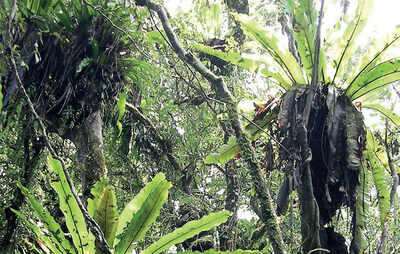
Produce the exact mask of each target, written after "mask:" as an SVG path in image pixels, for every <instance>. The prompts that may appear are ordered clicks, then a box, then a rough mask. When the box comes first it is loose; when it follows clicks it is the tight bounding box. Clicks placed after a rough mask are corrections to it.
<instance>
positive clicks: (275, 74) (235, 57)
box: [194, 44, 292, 90]
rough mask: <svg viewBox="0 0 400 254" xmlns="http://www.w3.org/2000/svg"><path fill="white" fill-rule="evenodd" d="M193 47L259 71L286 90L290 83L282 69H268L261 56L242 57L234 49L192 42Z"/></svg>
mask: <svg viewBox="0 0 400 254" xmlns="http://www.w3.org/2000/svg"><path fill="white" fill-rule="evenodd" d="M194 47H195V48H196V49H198V50H200V51H202V52H204V53H206V54H209V55H212V56H215V57H218V58H220V59H222V60H224V61H226V62H229V63H232V64H234V65H237V66H239V67H241V68H243V69H245V70H248V71H251V72H255V73H258V72H259V73H260V74H261V75H263V76H264V77H266V78H271V79H273V80H275V81H276V82H277V85H278V86H280V87H282V88H283V89H284V90H288V89H289V88H290V86H291V85H292V83H291V81H290V80H289V79H288V78H287V76H286V74H285V72H284V71H282V70H277V71H271V70H270V69H269V68H270V67H267V66H268V63H267V62H266V61H265V59H263V58H260V57H258V59H257V60H255V59H254V58H249V57H244V56H242V55H241V54H239V53H237V52H234V51H229V52H223V51H220V50H216V49H213V48H212V47H209V46H204V45H201V44H194Z"/></svg>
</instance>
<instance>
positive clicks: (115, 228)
mask: <svg viewBox="0 0 400 254" xmlns="http://www.w3.org/2000/svg"><path fill="white" fill-rule="evenodd" d="M48 165H49V171H50V172H51V173H52V175H54V177H57V179H55V180H53V181H52V183H51V185H52V187H53V188H54V190H55V191H56V192H57V194H58V197H59V200H60V208H61V210H62V211H63V213H64V215H65V218H66V224H67V228H68V230H69V234H70V235H71V238H72V243H71V242H70V241H69V240H68V239H67V238H66V237H65V233H67V232H63V231H62V229H61V226H60V225H59V224H58V223H57V222H56V221H55V219H54V218H53V216H52V215H51V214H50V213H49V212H48V211H46V210H45V209H44V207H43V206H42V205H41V204H40V202H39V201H38V200H36V198H35V197H34V196H33V194H32V193H30V191H29V190H28V189H26V188H25V187H23V186H22V185H20V184H18V187H19V188H20V189H21V191H22V193H23V194H24V195H25V196H26V197H27V202H28V203H29V204H30V205H31V207H32V209H33V211H34V214H35V215H36V216H37V218H38V219H39V221H40V222H41V223H42V226H39V225H38V224H37V223H34V222H33V221H32V220H31V219H28V218H27V217H26V216H25V215H24V214H23V213H21V212H19V211H17V210H13V211H14V212H15V213H16V214H17V215H18V217H19V218H20V219H22V220H23V222H24V223H25V225H27V226H28V227H29V228H30V229H31V230H32V232H34V233H35V234H36V236H37V237H38V239H39V240H40V244H39V245H40V246H41V247H42V249H43V250H44V251H45V252H46V250H48V251H47V253H101V252H100V250H99V249H97V248H95V241H94V237H93V235H92V234H91V233H89V231H88V229H87V228H86V225H85V221H84V219H83V214H82V212H81V211H80V209H79V207H78V205H77V202H76V200H75V198H74V197H73V195H72V192H71V190H70V188H69V185H68V183H67V180H66V177H65V175H64V173H63V170H62V167H61V164H60V162H59V161H57V160H55V159H53V158H52V157H51V156H49V158H48ZM169 188H171V183H169V182H168V181H166V180H165V176H164V175H163V174H162V173H159V174H157V175H156V176H155V177H154V179H153V180H152V181H151V182H150V183H148V184H147V185H146V186H145V187H144V188H143V189H142V190H141V191H140V192H139V193H138V194H137V195H136V196H135V198H134V199H133V200H132V201H130V202H129V203H128V204H127V205H126V206H125V208H124V210H123V211H122V213H121V214H120V215H119V216H118V209H117V206H116V202H115V194H114V192H113V190H112V187H111V185H110V184H109V183H108V182H107V180H106V179H102V180H101V181H100V182H98V183H96V185H95V186H94V188H93V189H92V194H93V199H91V200H89V202H88V212H89V214H90V215H91V216H93V218H94V219H95V220H96V222H98V224H99V226H100V228H101V229H102V231H103V233H104V236H105V238H106V240H107V243H108V244H109V246H110V247H111V248H112V249H113V250H114V253H131V252H132V250H133V249H134V248H135V247H136V243H137V242H138V241H140V240H141V239H142V238H143V236H144V234H145V233H146V232H147V231H148V230H149V228H150V225H151V224H152V223H153V222H154V221H155V220H156V218H157V216H158V215H159V213H160V209H161V207H162V205H163V204H164V203H165V202H166V200H167V197H168V189H169ZM229 215H230V213H229V212H227V211H222V212H217V213H212V214H209V215H207V216H204V217H203V218H201V219H200V220H197V221H191V222H189V223H187V224H185V225H184V226H182V227H181V228H178V229H176V230H175V231H173V232H171V233H169V234H167V235H165V236H163V237H162V238H160V239H159V240H157V241H156V242H154V243H153V244H152V245H150V246H149V247H148V248H146V249H144V250H143V253H154V254H155V253H161V252H163V251H165V250H167V249H168V248H169V247H171V246H172V245H175V244H177V243H181V242H183V241H184V240H186V239H188V238H191V237H193V236H194V235H196V234H198V233H200V232H201V231H205V230H209V229H211V228H213V227H215V226H217V225H219V224H221V223H223V222H225V221H226V220H227V219H228V217H229Z"/></svg>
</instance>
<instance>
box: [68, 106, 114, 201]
mask: <svg viewBox="0 0 400 254" xmlns="http://www.w3.org/2000/svg"><path fill="white" fill-rule="evenodd" d="M102 124H103V123H102V118H101V111H100V110H97V111H95V112H93V113H91V114H90V115H89V116H88V117H87V118H86V119H85V120H84V121H83V124H82V125H81V126H80V127H79V128H77V129H75V130H74V131H73V135H72V137H71V139H72V142H73V143H74V144H75V147H76V148H77V153H78V161H79V163H80V164H81V165H80V170H81V183H82V192H83V197H84V202H85V203H86V201H87V199H88V198H89V197H90V195H91V194H90V190H91V188H92V187H93V185H94V184H95V183H96V182H97V181H98V180H99V179H100V178H101V177H104V176H105V175H106V174H107V170H106V166H105V163H104V149H103V133H102Z"/></svg>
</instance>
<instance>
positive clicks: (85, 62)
mask: <svg viewBox="0 0 400 254" xmlns="http://www.w3.org/2000/svg"><path fill="white" fill-rule="evenodd" d="M92 61H93V59H92V58H88V57H86V58H84V59H82V61H81V62H80V63H79V65H78V67H77V69H76V73H77V74H78V73H80V72H82V70H83V69H85V68H86V67H87V66H88V65H89V64H90V63H91V62H92Z"/></svg>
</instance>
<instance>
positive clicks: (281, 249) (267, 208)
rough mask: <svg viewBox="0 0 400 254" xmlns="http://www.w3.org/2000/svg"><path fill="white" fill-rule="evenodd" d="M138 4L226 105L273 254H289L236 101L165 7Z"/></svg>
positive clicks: (144, 3) (137, 2)
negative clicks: (191, 49)
mask: <svg viewBox="0 0 400 254" xmlns="http://www.w3.org/2000/svg"><path fill="white" fill-rule="evenodd" d="M136 4H137V5H139V6H147V7H148V8H149V9H150V10H153V11H155V12H156V13H157V15H158V17H159V19H160V20H161V23H162V25H163V28H164V31H165V34H166V35H167V38H168V40H169V43H170V44H171V47H172V49H173V50H174V51H175V53H176V54H177V55H178V56H179V58H180V59H181V60H182V61H184V62H185V63H187V64H189V65H191V66H192V67H193V68H194V69H195V70H196V71H197V72H199V73H200V74H201V75H202V76H203V77H204V78H205V79H207V80H208V82H209V83H210V86H211V88H212V89H213V90H214V91H215V94H216V95H217V97H218V99H219V100H221V101H223V102H225V103H226V106H227V109H228V114H229V117H230V119H231V125H232V128H233V130H234V132H235V135H236V138H237V141H238V144H239V147H240V151H241V155H242V158H243V159H244V161H245V162H246V163H247V165H248V167H249V169H250V174H251V176H252V179H253V184H254V188H255V190H256V194H257V197H258V199H259V200H260V205H261V208H262V216H261V219H262V221H263V222H264V223H265V224H266V228H267V230H266V231H267V234H268V237H269V240H270V242H271V245H272V247H273V249H274V253H276V254H280V253H286V246H285V244H284V242H283V239H282V234H281V231H280V229H279V226H278V221H277V216H276V214H275V210H274V208H273V204H272V202H273V201H272V198H271V195H270V193H269V190H268V189H267V187H266V185H265V182H264V180H263V177H262V174H261V172H260V167H259V165H258V163H257V160H256V157H255V154H254V151H253V149H252V147H251V144H250V140H249V138H248V136H247V135H246V133H245V132H244V130H243V128H242V125H241V123H240V119H239V113H238V111H237V107H236V102H235V101H234V98H233V96H232V94H231V93H230V91H229V90H228V88H227V86H226V84H225V82H224V80H223V79H222V78H221V77H219V76H217V75H215V74H214V73H213V72H211V71H210V70H209V69H208V68H207V67H205V66H204V65H203V64H202V63H201V62H200V60H198V59H197V58H196V57H195V56H194V55H193V54H191V53H188V52H186V50H185V49H184V48H183V47H182V46H181V45H180V43H179V41H178V39H177V37H176V36H175V34H174V32H173V30H172V27H171V25H170V23H169V20H168V18H167V15H166V12H165V10H164V8H163V7H162V6H159V5H156V4H154V3H152V2H150V1H147V0H136Z"/></svg>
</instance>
